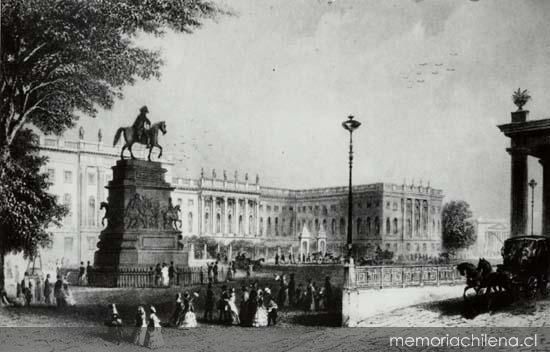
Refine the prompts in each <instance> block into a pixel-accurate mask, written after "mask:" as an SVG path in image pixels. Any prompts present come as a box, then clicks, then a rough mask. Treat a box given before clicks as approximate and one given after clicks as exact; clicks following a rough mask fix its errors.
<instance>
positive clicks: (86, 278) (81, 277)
mask: <svg viewBox="0 0 550 352" xmlns="http://www.w3.org/2000/svg"><path fill="white" fill-rule="evenodd" d="M92 273H93V267H92V265H91V264H90V262H89V261H88V262H87V264H86V266H84V262H80V268H79V269H78V285H80V286H87V285H88V284H89V283H90V281H91V276H92Z"/></svg>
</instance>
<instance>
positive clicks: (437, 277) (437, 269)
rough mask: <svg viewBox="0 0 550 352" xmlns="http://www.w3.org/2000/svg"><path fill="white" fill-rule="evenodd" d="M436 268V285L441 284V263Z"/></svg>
mask: <svg viewBox="0 0 550 352" xmlns="http://www.w3.org/2000/svg"><path fill="white" fill-rule="evenodd" d="M435 270H436V279H435V282H436V285H437V286H439V265H438V266H436V267H435Z"/></svg>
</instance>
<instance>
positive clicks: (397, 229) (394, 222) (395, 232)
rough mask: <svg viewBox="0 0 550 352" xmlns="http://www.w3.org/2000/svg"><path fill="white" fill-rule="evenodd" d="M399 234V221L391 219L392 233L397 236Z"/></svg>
mask: <svg viewBox="0 0 550 352" xmlns="http://www.w3.org/2000/svg"><path fill="white" fill-rule="evenodd" d="M398 232H399V221H398V220H397V218H393V233H394V234H396V235H397V233H398Z"/></svg>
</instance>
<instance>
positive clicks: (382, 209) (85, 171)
mask: <svg viewBox="0 0 550 352" xmlns="http://www.w3.org/2000/svg"><path fill="white" fill-rule="evenodd" d="M40 147H41V152H42V153H43V154H44V155H46V156H48V158H49V162H48V164H47V166H46V167H45V171H46V172H47V173H48V174H49V177H50V181H51V182H52V186H51V192H52V193H54V194H56V195H57V196H58V197H59V199H61V200H62V202H63V203H64V204H66V205H67V206H68V207H69V209H70V214H69V216H67V218H66V219H65V220H64V222H63V227H62V228H60V229H58V228H53V229H52V231H53V232H54V240H53V246H52V248H50V249H47V250H44V251H43V253H42V257H43V261H49V262H52V261H56V260H58V261H59V260H61V259H63V263H64V264H66V265H76V264H78V263H79V262H80V261H88V260H90V261H92V260H93V255H94V252H95V250H96V244H97V242H98V236H99V233H100V231H101V230H102V229H103V225H102V221H101V220H102V217H103V215H104V211H103V210H101V209H100V204H101V202H103V201H106V200H107V199H106V198H107V190H106V189H105V186H106V185H107V183H108V182H109V180H110V179H111V177H112V175H111V166H113V165H114V164H115V161H116V160H117V158H118V153H119V150H118V148H112V147H109V146H107V145H104V144H102V143H101V141H100V140H98V141H96V142H89V141H85V140H83V139H81V140H78V141H70V140H63V139H59V138H52V137H47V136H46V137H44V136H42V137H41V138H40ZM135 153H136V151H135ZM139 153H140V151H139V150H137V154H138V155H139ZM162 163H163V167H165V168H166V169H167V173H166V178H167V180H168V181H170V182H171V183H172V186H173V187H175V189H174V191H173V195H172V201H173V203H174V204H175V205H176V204H177V205H179V206H180V209H181V210H182V211H181V220H182V227H181V231H182V235H183V236H208V237H211V238H213V239H215V240H216V241H217V242H218V243H220V244H221V245H224V244H229V243H230V242H231V241H233V240H246V241H250V242H253V243H254V244H255V245H257V246H258V248H259V249H260V250H262V252H261V253H262V254H265V253H267V254H268V255H269V256H273V255H274V253H275V252H276V251H277V252H279V253H280V254H285V253H289V252H292V253H293V254H294V255H297V254H298V253H303V254H308V253H313V252H323V253H325V252H330V253H333V254H335V255H339V254H341V253H342V250H343V248H344V246H345V241H346V231H347V206H348V205H347V200H348V198H347V187H326V188H314V189H301V190H296V189H284V188H274V187H267V186H263V185H261V183H260V178H259V177H258V176H255V177H254V178H250V177H249V176H248V174H244V175H239V174H237V172H235V173H234V174H233V175H230V176H228V175H227V173H226V172H225V171H223V172H221V174H216V172H215V171H212V172H211V173H209V175H206V174H205V173H204V172H201V175H200V176H199V178H197V179H189V178H182V177H178V176H177V175H174V174H173V170H174V166H175V163H174V162H173V161H172V160H171V159H170V157H167V159H165V160H162ZM353 192H354V218H353V220H352V221H353V225H352V228H353V242H354V250H355V251H356V253H357V254H358V255H364V254H367V253H368V252H369V251H370V250H374V249H376V248H377V247H380V248H381V249H388V250H390V251H392V252H394V253H395V254H396V255H402V256H405V257H407V258H408V257H415V256H420V255H423V256H437V255H438V254H439V253H440V251H441V205H442V204H441V203H442V200H443V192H442V191H441V190H438V189H434V188H432V187H430V186H422V185H405V184H400V185H398V184H391V183H375V184H368V185H357V186H354V189H353Z"/></svg>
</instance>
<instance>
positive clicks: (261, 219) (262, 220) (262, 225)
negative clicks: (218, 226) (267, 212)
mask: <svg viewBox="0 0 550 352" xmlns="http://www.w3.org/2000/svg"><path fill="white" fill-rule="evenodd" d="M229 216H231V215H229ZM230 224H231V223H230ZM229 232H231V231H229ZM263 235H264V218H260V236H263Z"/></svg>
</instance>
